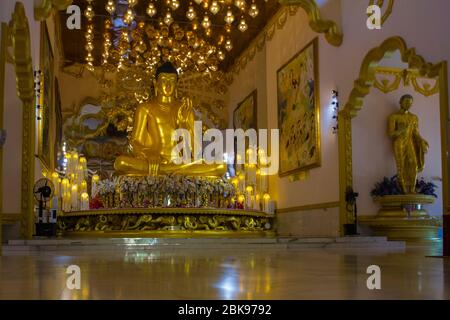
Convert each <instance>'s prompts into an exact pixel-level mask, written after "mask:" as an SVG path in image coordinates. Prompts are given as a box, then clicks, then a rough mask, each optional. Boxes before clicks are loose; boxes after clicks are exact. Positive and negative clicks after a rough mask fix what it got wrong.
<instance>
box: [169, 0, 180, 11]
mask: <svg viewBox="0 0 450 320" xmlns="http://www.w3.org/2000/svg"><path fill="white" fill-rule="evenodd" d="M179 6H180V2H179V1H178V0H172V1H171V2H170V7H171V8H172V10H177V9H178V7H179Z"/></svg>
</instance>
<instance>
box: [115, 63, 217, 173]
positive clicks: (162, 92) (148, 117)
mask: <svg viewBox="0 0 450 320" xmlns="http://www.w3.org/2000/svg"><path fill="white" fill-rule="evenodd" d="M177 81H178V73H177V70H176V69H175V67H174V66H173V65H172V64H171V63H170V62H166V63H164V64H163V65H161V66H160V67H159V68H158V69H157V71H156V76H155V80H154V86H155V98H154V99H153V100H151V101H148V102H144V103H141V104H140V105H139V106H138V107H137V109H136V112H135V114H134V125H133V131H132V134H131V138H130V141H129V143H130V145H131V147H132V155H121V156H119V157H117V158H116V160H115V162H114V169H115V170H116V171H118V172H119V173H120V174H127V175H158V174H161V175H165V174H182V175H189V176H222V175H223V174H225V172H226V164H225V163H223V164H206V163H205V161H204V160H203V159H201V160H197V161H193V162H190V163H185V164H175V163H173V162H172V161H171V157H172V149H173V147H174V146H175V143H174V142H173V141H172V133H173V132H174V130H176V129H179V128H183V129H187V130H188V131H189V132H190V134H191V137H192V136H193V132H194V112H193V108H192V102H191V101H190V100H189V99H183V101H177V100H176V97H175V96H176V94H175V93H176V86H177ZM192 140H193V139H191V141H192Z"/></svg>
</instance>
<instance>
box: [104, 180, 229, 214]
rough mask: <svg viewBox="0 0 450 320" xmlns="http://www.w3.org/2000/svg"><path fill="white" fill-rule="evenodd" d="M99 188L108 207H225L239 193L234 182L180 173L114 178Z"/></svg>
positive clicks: (105, 205) (105, 181)
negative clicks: (181, 174)
mask: <svg viewBox="0 0 450 320" xmlns="http://www.w3.org/2000/svg"><path fill="white" fill-rule="evenodd" d="M98 189H99V190H98V195H99V197H100V199H101V202H102V205H103V206H104V207H106V208H113V207H116V208H117V207H119V208H127V207H133V208H139V207H141V208H147V207H162V206H167V207H211V206H213V207H219V208H225V207H227V206H229V204H230V203H231V202H232V201H231V199H232V197H234V196H235V195H236V190H235V187H234V185H233V184H232V183H231V182H230V181H228V180H226V179H221V178H211V177H188V176H180V175H167V176H159V177H129V176H123V177H114V178H112V179H105V180H102V181H100V182H99V186H98ZM111 199H112V200H111Z"/></svg>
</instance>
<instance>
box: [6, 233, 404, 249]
mask: <svg viewBox="0 0 450 320" xmlns="http://www.w3.org/2000/svg"><path fill="white" fill-rule="evenodd" d="M164 248H170V249H186V248H190V249H220V248H224V249H225V248H226V249H237V250H240V249H242V250H248V249H252V250H266V249H309V248H325V249H351V248H356V249H357V248H380V249H399V250H403V249H404V248H405V243H404V242H402V241H387V239H386V237H338V238H284V237H280V238H99V239H45V238H44V239H32V240H10V241H8V244H7V245H4V246H3V250H5V251H18V252H19V251H22V252H23V251H54V250H58V251H59V250H72V249H74V250H80V249H81V250H153V249H164Z"/></svg>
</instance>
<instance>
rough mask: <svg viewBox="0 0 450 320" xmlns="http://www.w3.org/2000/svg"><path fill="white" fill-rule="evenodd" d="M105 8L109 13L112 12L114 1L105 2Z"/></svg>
mask: <svg viewBox="0 0 450 320" xmlns="http://www.w3.org/2000/svg"><path fill="white" fill-rule="evenodd" d="M105 9H106V11H108V13H109V14H113V13H114V11H116V6H115V5H114V1H113V0H108V3H106V6H105Z"/></svg>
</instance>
